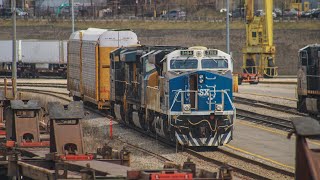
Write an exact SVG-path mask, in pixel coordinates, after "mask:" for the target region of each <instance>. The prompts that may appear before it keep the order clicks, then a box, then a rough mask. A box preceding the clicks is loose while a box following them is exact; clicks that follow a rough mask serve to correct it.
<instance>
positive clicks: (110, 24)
mask: <svg viewBox="0 0 320 180" xmlns="http://www.w3.org/2000/svg"><path fill="white" fill-rule="evenodd" d="M0 24H1V25H2V27H9V26H12V24H11V20H0ZM17 26H54V27H61V28H68V27H71V22H70V21H48V20H42V21H33V20H32V21H28V20H18V22H17ZM88 27H96V28H118V29H120V28H123V29H150V30H161V29H163V30H170V29H187V30H219V29H221V30H222V29H225V22H205V21H199V22H185V21H176V22H175V21H136V20H123V21H120V20H119V21H105V20H102V21H91V20H90V21H76V28H77V29H86V28H88ZM230 27H231V29H244V28H245V24H244V22H240V21H233V22H231V26H230ZM274 27H275V29H305V30H319V28H320V21H304V20H301V21H293V22H276V23H275V24H274Z"/></svg>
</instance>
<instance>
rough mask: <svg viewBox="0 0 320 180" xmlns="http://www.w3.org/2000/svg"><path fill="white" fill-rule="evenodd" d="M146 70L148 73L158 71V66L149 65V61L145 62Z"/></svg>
mask: <svg viewBox="0 0 320 180" xmlns="http://www.w3.org/2000/svg"><path fill="white" fill-rule="evenodd" d="M145 68H146V73H148V72H151V71H152V70H154V69H156V66H155V65H154V64H151V63H149V61H145Z"/></svg>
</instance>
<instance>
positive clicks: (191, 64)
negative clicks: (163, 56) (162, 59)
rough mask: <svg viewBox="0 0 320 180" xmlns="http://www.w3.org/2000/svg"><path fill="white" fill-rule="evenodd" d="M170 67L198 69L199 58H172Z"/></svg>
mask: <svg viewBox="0 0 320 180" xmlns="http://www.w3.org/2000/svg"><path fill="white" fill-rule="evenodd" d="M170 68H171V69H197V68H198V60H197V59H171V61H170Z"/></svg>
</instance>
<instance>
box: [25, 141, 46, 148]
mask: <svg viewBox="0 0 320 180" xmlns="http://www.w3.org/2000/svg"><path fill="white" fill-rule="evenodd" d="M19 146H20V147H49V146H50V141H42V142H21V143H20V145H19Z"/></svg>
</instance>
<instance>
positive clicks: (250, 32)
mask: <svg viewBox="0 0 320 180" xmlns="http://www.w3.org/2000/svg"><path fill="white" fill-rule="evenodd" d="M264 7H265V10H264V11H265V13H264V15H262V16H255V12H254V0H246V1H245V9H246V44H245V46H244V47H243V49H242V53H243V66H242V70H243V72H242V74H241V76H240V77H239V78H240V79H239V84H241V82H249V83H250V84H257V83H258V82H259V78H261V77H269V78H272V77H275V76H277V75H278V71H277V70H278V67H276V66H275V52H276V48H275V46H274V44H273V15H272V12H273V0H264Z"/></svg>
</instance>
